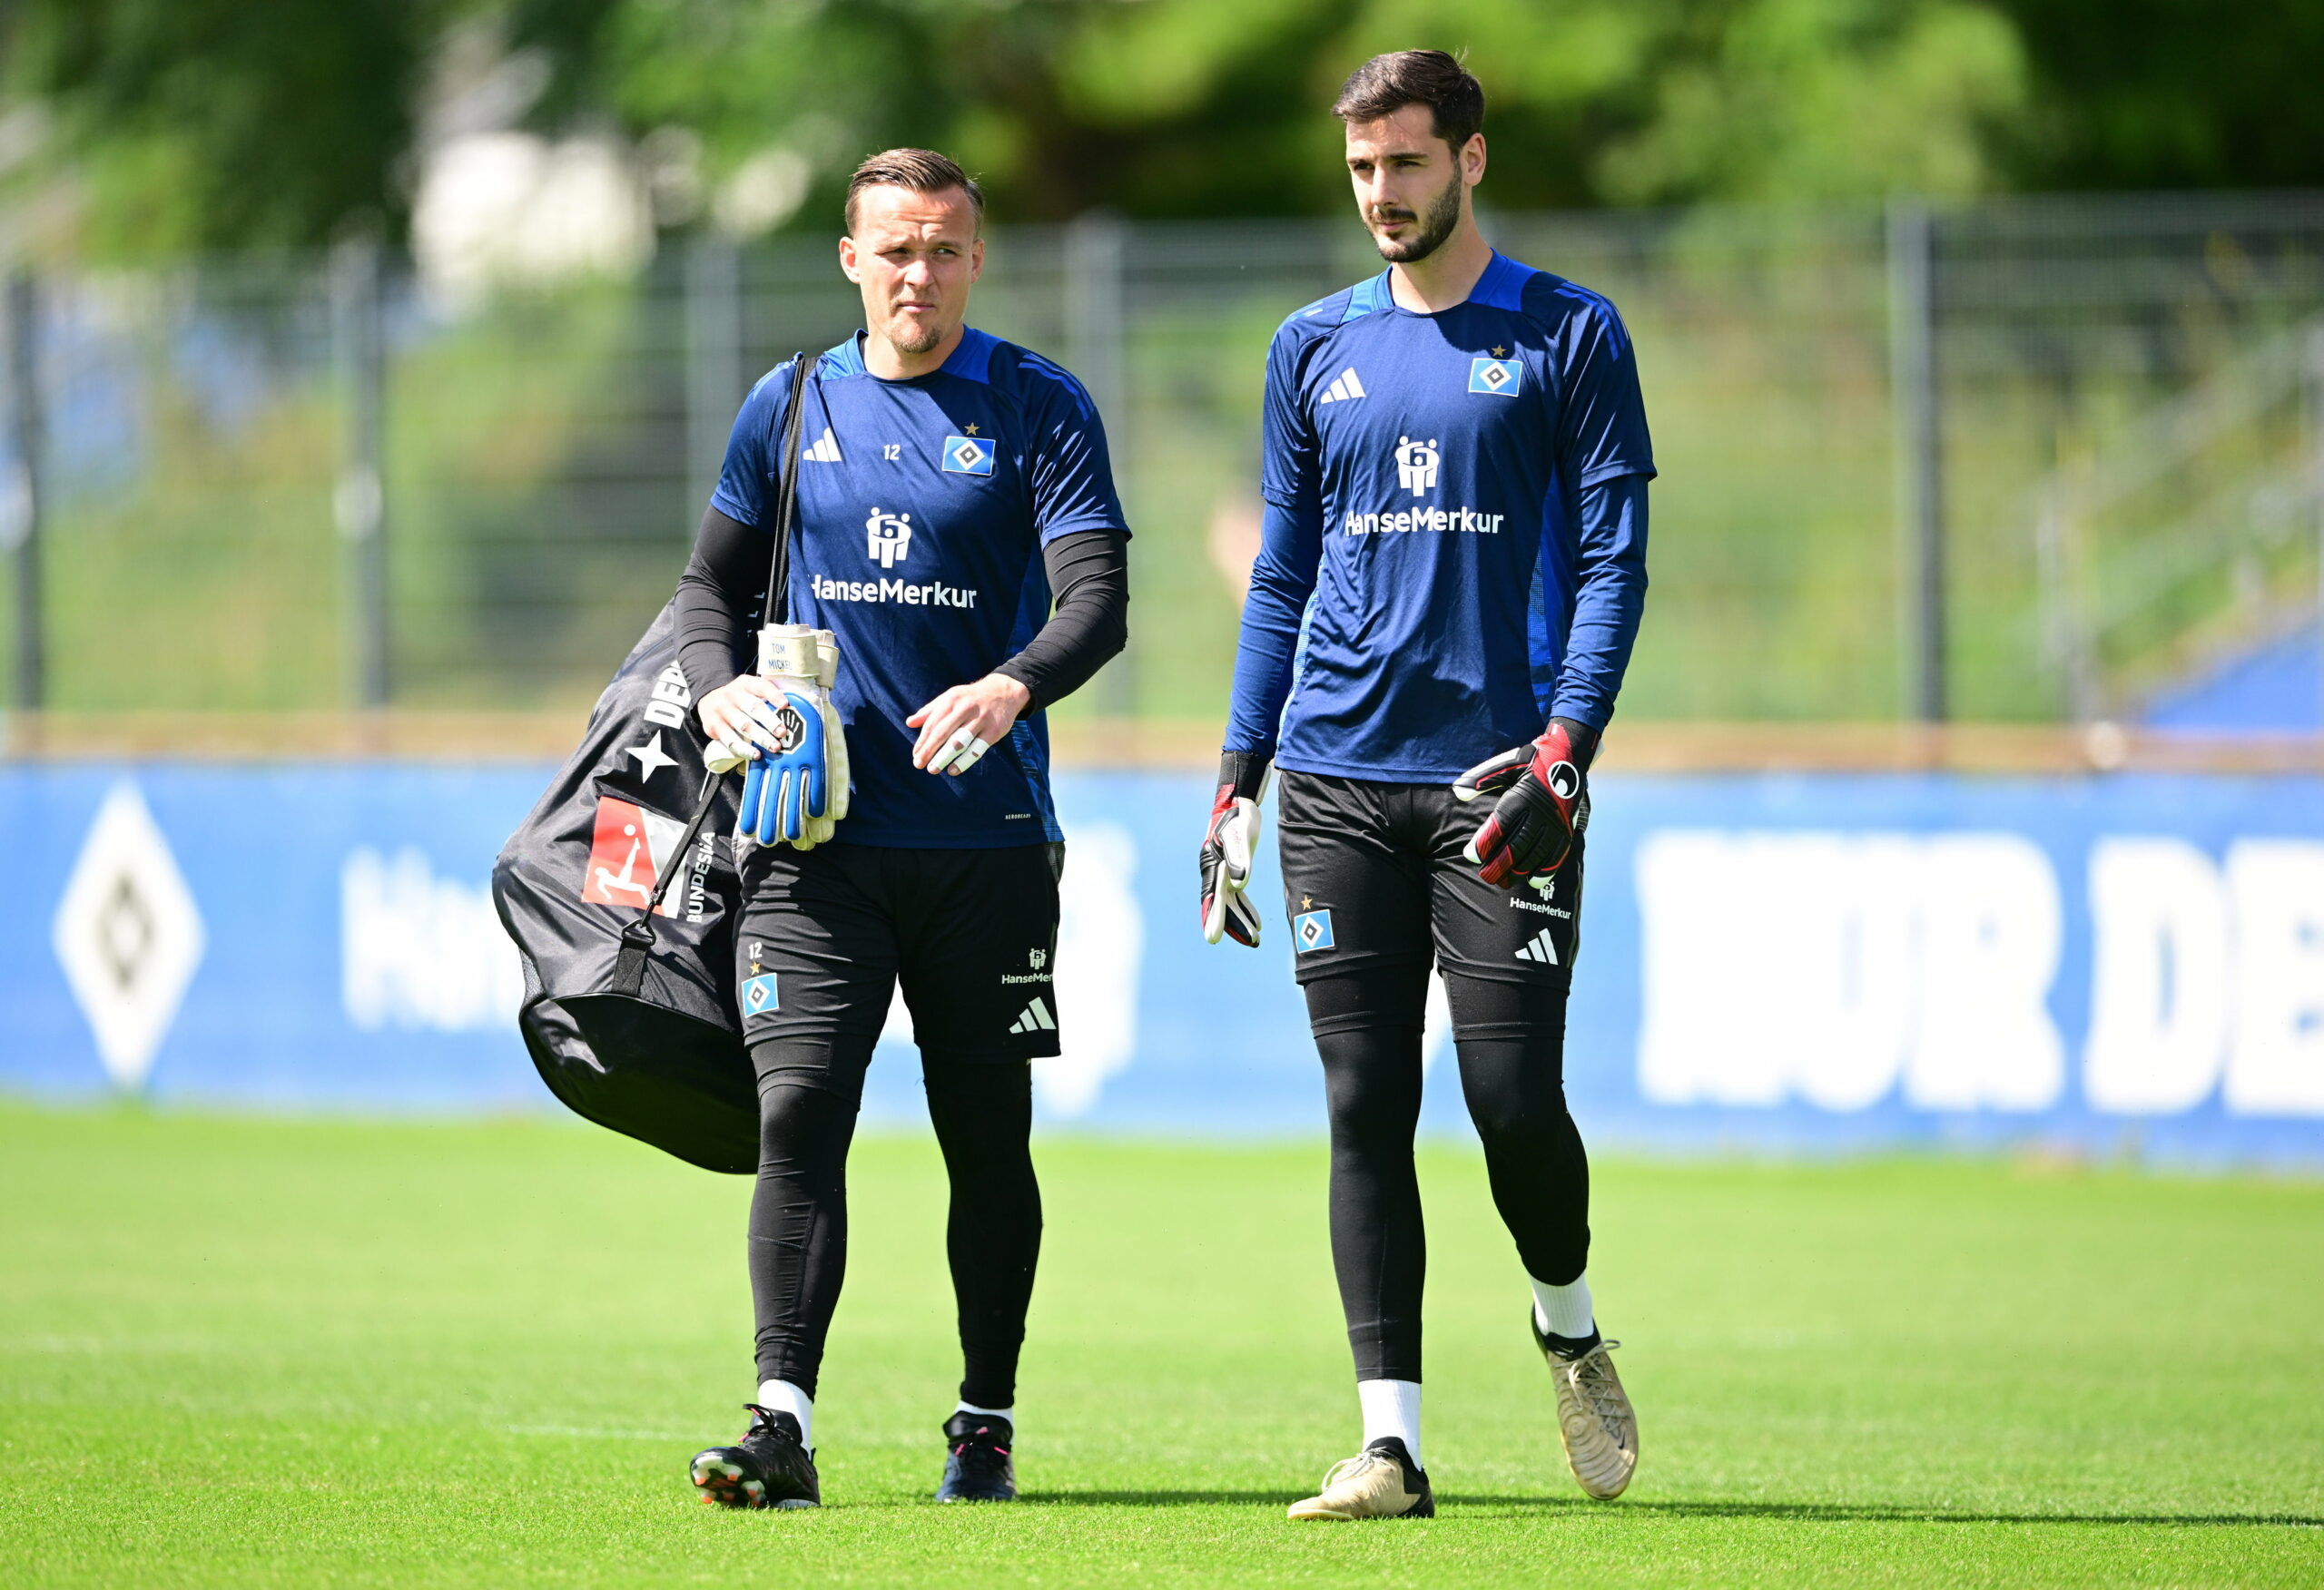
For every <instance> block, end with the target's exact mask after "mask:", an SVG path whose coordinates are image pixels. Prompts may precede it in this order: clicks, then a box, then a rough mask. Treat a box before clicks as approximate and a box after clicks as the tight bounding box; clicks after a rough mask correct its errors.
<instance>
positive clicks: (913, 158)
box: [847, 149, 984, 236]
mask: <svg viewBox="0 0 2324 1590" xmlns="http://www.w3.org/2000/svg"><path fill="white" fill-rule="evenodd" d="M866 188H909V189H911V191H913V192H915V193H941V192H944V191H948V190H950V189H952V188H958V189H960V191H962V192H963V193H966V194H967V195H968V196H969V208H970V209H971V210H973V211H976V216H977V231H980V232H981V231H984V190H983V189H982V188H980V187H978V186H977V180H976V179H975V178H974V177H972V176H970V175H969V173H968V172H964V171H962V170H961V169H960V166H959V165H957V164H956V163H954V162H951V161H950V160H947V159H946V158H945V157H944V156H942V155H940V154H939V153H937V152H935V151H934V150H932V149H883V150H881V152H879V153H877V154H875V155H872V156H871V157H870V158H868V159H867V160H865V161H864V162H863V163H862V165H860V166H857V167H856V168H855V174H854V175H853V176H852V177H850V178H848V179H847V230H848V233H849V235H850V236H852V235H853V234H854V231H855V196H856V195H857V194H858V193H861V192H862V191H863V190H864V189H866Z"/></svg>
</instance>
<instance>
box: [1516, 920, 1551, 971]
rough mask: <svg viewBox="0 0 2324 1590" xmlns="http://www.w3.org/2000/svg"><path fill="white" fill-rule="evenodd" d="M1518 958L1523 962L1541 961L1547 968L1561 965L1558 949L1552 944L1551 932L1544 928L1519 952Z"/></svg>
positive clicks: (1527, 941)
mask: <svg viewBox="0 0 2324 1590" xmlns="http://www.w3.org/2000/svg"><path fill="white" fill-rule="evenodd" d="M1517 958H1518V959H1519V960H1522V961H1540V962H1541V963H1543V964H1544V965H1546V966H1552V967H1553V966H1557V965H1559V964H1560V963H1559V960H1558V947H1557V946H1556V945H1555V944H1553V943H1551V940H1550V930H1549V929H1548V928H1542V929H1541V931H1540V932H1539V933H1536V934H1535V935H1533V937H1531V938H1530V939H1528V940H1526V942H1525V947H1524V948H1522V949H1521V950H1519V951H1518V952H1517Z"/></svg>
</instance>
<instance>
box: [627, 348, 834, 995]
mask: <svg viewBox="0 0 2324 1590" xmlns="http://www.w3.org/2000/svg"><path fill="white" fill-rule="evenodd" d="M791 368H792V378H791V408H790V411H789V412H788V413H787V414H785V415H784V416H783V475H782V478H781V479H780V481H779V482H778V483H777V485H776V487H775V489H776V492H777V494H778V495H777V496H776V498H775V510H774V561H773V565H772V566H771V567H770V568H769V569H768V571H767V584H766V606H765V608H764V609H763V612H764V614H765V621H766V622H767V623H783V619H784V616H785V614H786V613H788V612H789V608H790V602H789V597H790V594H791V588H790V587H791V581H790V574H791V530H792V525H793V521H794V520H795V519H796V518H797V517H798V513H799V437H800V432H801V430H802V429H803V427H804V421H805V418H806V413H807V374H808V370H807V356H806V354H805V353H803V352H801V353H794V354H793V355H792V356H791ZM778 604H779V605H778ZM716 804H718V775H717V774H716V773H704V775H703V778H702V799H701V800H700V801H699V802H698V803H697V804H696V805H695V807H694V816H693V818H692V819H691V820H689V821H688V822H687V823H686V828H685V832H684V835H683V836H682V837H681V838H680V839H679V840H678V843H677V847H676V849H675V851H674V852H673V853H672V855H671V858H670V862H671V864H670V866H669V868H668V869H666V870H665V871H664V872H663V874H662V876H661V877H659V878H655V880H654V893H653V894H652V895H651V896H650V897H648V898H647V899H646V901H645V910H644V911H642V912H640V913H639V914H638V917H637V919H636V920H635V921H634V922H628V923H625V924H624V925H623V927H622V930H621V953H620V954H619V955H618V956H615V957H614V971H613V977H612V978H611V979H610V980H609V981H608V983H607V988H608V991H609V992H612V993H615V994H623V995H626V996H629V997H630V998H632V999H635V998H636V997H638V996H639V995H640V994H641V993H643V992H644V990H645V957H647V956H649V955H651V954H652V953H653V952H654V940H655V932H654V913H655V912H656V911H658V910H660V909H661V908H662V898H663V897H664V896H665V895H666V894H668V893H669V892H670V885H672V884H673V883H675V882H676V881H677V878H678V874H679V873H680V872H683V871H684V870H686V858H687V857H689V856H691V855H693V854H694V840H695V839H697V838H699V837H700V835H701V833H702V825H703V823H704V821H705V820H707V819H708V818H709V816H710V809H711V808H712V807H713V806H715V805H716Z"/></svg>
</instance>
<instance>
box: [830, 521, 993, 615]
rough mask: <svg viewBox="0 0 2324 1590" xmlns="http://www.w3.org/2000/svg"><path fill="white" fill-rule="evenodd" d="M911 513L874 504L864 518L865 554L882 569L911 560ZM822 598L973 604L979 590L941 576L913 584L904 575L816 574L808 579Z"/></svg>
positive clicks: (924, 604) (907, 603)
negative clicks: (837, 576)
mask: <svg viewBox="0 0 2324 1590" xmlns="http://www.w3.org/2000/svg"><path fill="white" fill-rule="evenodd" d="M911 538H912V537H911V515H910V514H891V513H888V512H886V511H885V510H883V509H881V508H879V507H877V506H874V507H873V508H872V511H871V513H869V514H867V515H864V519H863V555H864V557H865V559H866V560H868V561H869V562H872V563H875V564H879V565H880V567H881V569H883V570H885V569H892V568H894V567H895V566H896V565H897V564H903V563H909V562H910V561H911ZM809 583H810V584H812V586H813V588H814V592H815V598H816V600H818V601H820V602H901V603H902V604H904V605H905V606H907V607H962V608H966V607H974V606H975V605H976V604H977V594H976V593H975V592H974V591H970V590H965V589H963V588H962V587H960V586H959V585H947V584H944V583H943V582H942V581H940V580H931V581H928V582H926V583H925V584H913V583H911V581H909V580H904V579H879V580H835V579H832V578H831V577H830V576H829V575H827V574H816V575H814V576H812V579H811V580H810V582H809Z"/></svg>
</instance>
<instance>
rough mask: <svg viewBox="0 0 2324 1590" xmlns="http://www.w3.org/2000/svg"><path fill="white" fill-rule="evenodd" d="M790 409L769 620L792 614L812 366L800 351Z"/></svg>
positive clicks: (779, 483)
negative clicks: (802, 439)
mask: <svg viewBox="0 0 2324 1590" xmlns="http://www.w3.org/2000/svg"><path fill="white" fill-rule="evenodd" d="M791 370H792V375H791V411H790V412H789V413H788V414H786V415H784V416H783V474H782V476H780V478H778V479H777V481H776V482H775V493H776V496H775V506H774V558H773V562H772V563H771V564H768V567H767V575H766V605H765V606H764V607H763V608H761V609H760V610H759V611H760V612H761V613H764V614H765V615H766V622H767V623H787V622H789V620H790V617H791V534H792V526H793V523H794V521H796V519H797V518H798V516H799V439H800V433H801V431H802V430H803V429H804V428H805V424H806V417H807V384H808V382H810V381H811V380H812V379H813V378H814V373H815V372H814V368H813V367H812V365H810V364H809V363H808V362H807V356H806V354H805V353H804V352H799V353H794V354H793V355H792V356H791Z"/></svg>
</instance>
